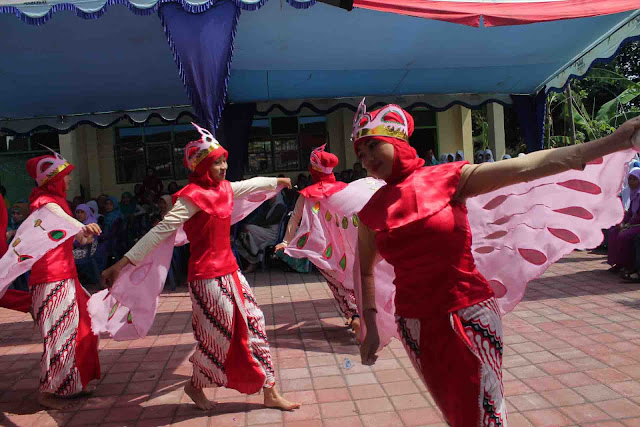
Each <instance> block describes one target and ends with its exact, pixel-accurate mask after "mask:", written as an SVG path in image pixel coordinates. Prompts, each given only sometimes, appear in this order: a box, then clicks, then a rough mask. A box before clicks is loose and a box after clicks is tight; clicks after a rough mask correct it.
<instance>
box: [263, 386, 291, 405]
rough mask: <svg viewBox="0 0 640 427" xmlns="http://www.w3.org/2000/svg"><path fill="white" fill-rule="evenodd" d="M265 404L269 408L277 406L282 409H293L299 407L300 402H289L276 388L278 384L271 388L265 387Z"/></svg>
mask: <svg viewBox="0 0 640 427" xmlns="http://www.w3.org/2000/svg"><path fill="white" fill-rule="evenodd" d="M263 390H264V406H266V407H267V408H275V409H281V410H283V411H293V410H294V409H298V408H299V407H300V404H299V403H298V402H289V401H288V400H287V399H285V398H284V397H282V396H281V395H280V393H278V390H276V386H275V385H274V386H273V387H271V388H267V387H265V388H264V389H263Z"/></svg>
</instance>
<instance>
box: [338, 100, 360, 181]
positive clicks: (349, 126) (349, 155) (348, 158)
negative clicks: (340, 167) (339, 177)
mask: <svg viewBox="0 0 640 427" xmlns="http://www.w3.org/2000/svg"><path fill="white" fill-rule="evenodd" d="M340 111H342V129H343V131H342V144H343V146H344V159H345V165H344V168H345V169H352V168H353V164H354V163H357V162H358V156H357V155H356V152H355V151H354V150H353V144H352V143H351V131H352V130H353V115H354V112H353V111H351V110H348V109H346V108H341V109H340Z"/></svg>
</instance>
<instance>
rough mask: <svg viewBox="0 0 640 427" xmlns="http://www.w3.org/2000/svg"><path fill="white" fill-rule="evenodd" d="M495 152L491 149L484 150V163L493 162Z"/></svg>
mask: <svg viewBox="0 0 640 427" xmlns="http://www.w3.org/2000/svg"><path fill="white" fill-rule="evenodd" d="M493 162H494V160H493V152H492V151H491V150H490V149H488V148H487V149H486V150H484V153H483V160H482V163H493Z"/></svg>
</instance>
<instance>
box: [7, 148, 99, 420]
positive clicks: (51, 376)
mask: <svg viewBox="0 0 640 427" xmlns="http://www.w3.org/2000/svg"><path fill="white" fill-rule="evenodd" d="M72 170H73V165H71V164H69V163H68V162H67V161H66V160H64V159H63V158H62V157H60V155H59V154H56V153H53V154H51V155H45V156H40V157H36V158H33V159H30V160H29V161H27V172H28V173H29V175H30V176H31V177H32V178H33V179H34V180H35V181H36V183H37V184H38V186H37V187H36V188H34V189H33V191H32V192H31V197H30V199H29V202H30V205H31V211H32V212H33V211H35V210H37V209H40V208H44V209H47V210H48V211H49V212H51V213H52V214H54V215H56V216H58V217H61V218H65V219H66V220H68V221H72V222H77V221H75V219H73V214H72V212H71V210H70V209H69V206H68V204H67V201H66V195H67V190H68V188H69V182H70V181H71V177H70V176H69V173H70V172H71V171H72ZM80 226H81V229H82V231H80V233H78V234H77V235H76V240H78V241H80V242H81V243H87V242H88V241H89V240H90V239H92V238H93V236H94V235H98V234H100V227H98V226H97V225H96V224H89V225H86V226H83V227H82V225H81V224H80ZM16 239H17V237H16ZM29 288H30V292H31V298H32V306H33V314H34V320H35V322H36V324H37V325H38V327H39V329H40V333H41V335H42V338H43V340H44V354H43V355H42V359H41V362H40V393H39V396H38V401H39V402H40V404H42V405H43V406H45V407H48V408H53V409H63V408H65V407H67V406H69V405H71V404H72V401H70V400H68V398H69V397H75V396H80V395H83V394H85V392H87V391H89V390H88V389H87V385H88V384H89V382H90V381H91V380H94V379H99V378H100V361H99V359H98V337H96V336H95V335H93V333H92V332H91V320H90V318H89V315H88V313H87V301H88V300H89V294H88V293H87V291H86V290H85V289H84V288H83V287H82V285H81V284H80V281H79V280H78V277H77V273H76V267H75V261H74V258H73V239H67V240H66V241H64V243H62V244H60V245H59V246H57V247H55V248H54V249H52V250H50V251H49V252H47V253H45V254H44V256H42V258H40V259H39V260H38V261H36V262H35V263H34V264H33V266H32V268H31V275H30V276H29ZM6 295H11V294H10V293H9V292H8V293H7V294H5V297H6ZM12 308H14V307H12Z"/></svg>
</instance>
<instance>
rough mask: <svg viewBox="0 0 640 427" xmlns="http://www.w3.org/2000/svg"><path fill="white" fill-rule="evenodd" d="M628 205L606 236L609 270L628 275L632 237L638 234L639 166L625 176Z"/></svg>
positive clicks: (631, 253) (629, 271) (632, 247)
mask: <svg viewBox="0 0 640 427" xmlns="http://www.w3.org/2000/svg"><path fill="white" fill-rule="evenodd" d="M627 182H628V189H629V207H628V209H627V210H626V212H625V215H624V218H623V220H622V222H621V223H620V224H618V225H617V226H615V227H613V228H611V229H609V233H608V236H607V239H608V240H607V246H608V255H607V263H608V264H609V265H610V266H611V268H610V269H609V271H611V272H613V273H617V272H619V271H622V273H623V275H625V276H627V277H628V276H629V274H631V273H632V272H633V270H634V260H635V252H634V246H633V239H634V238H635V237H636V236H637V235H639V234H640V168H634V169H632V170H631V171H630V172H629V175H628V176H627Z"/></svg>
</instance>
